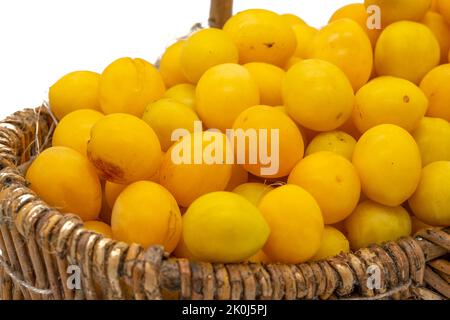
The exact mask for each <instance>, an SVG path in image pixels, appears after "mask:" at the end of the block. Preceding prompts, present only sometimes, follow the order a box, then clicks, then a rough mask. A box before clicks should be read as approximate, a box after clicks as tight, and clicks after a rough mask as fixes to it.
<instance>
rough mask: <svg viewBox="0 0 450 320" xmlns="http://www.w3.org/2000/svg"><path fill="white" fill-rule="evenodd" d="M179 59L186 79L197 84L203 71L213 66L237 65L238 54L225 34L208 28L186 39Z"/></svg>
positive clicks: (230, 39)
mask: <svg viewBox="0 0 450 320" xmlns="http://www.w3.org/2000/svg"><path fill="white" fill-rule="evenodd" d="M180 59H181V67H182V70H183V73H184V75H185V76H186V78H187V79H188V80H189V81H190V82H192V83H197V82H198V80H200V78H201V76H202V75H203V74H204V73H205V71H206V70H208V69H209V68H211V67H213V66H216V65H219V64H224V63H238V61H239V53H238V49H237V48H236V46H235V44H234V43H233V41H232V38H231V37H230V36H229V35H228V34H227V33H226V32H224V31H222V30H220V29H215V28H209V29H203V30H200V31H197V32H195V33H194V34H193V35H191V36H190V37H189V38H188V39H187V41H186V43H185V45H184V47H183V49H182V52H181V58H180Z"/></svg>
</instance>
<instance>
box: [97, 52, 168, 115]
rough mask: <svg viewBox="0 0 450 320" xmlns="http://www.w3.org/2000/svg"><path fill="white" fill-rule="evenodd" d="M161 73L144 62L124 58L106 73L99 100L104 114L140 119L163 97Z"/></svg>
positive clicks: (163, 88) (101, 79) (101, 81)
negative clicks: (127, 115) (153, 103)
mask: <svg viewBox="0 0 450 320" xmlns="http://www.w3.org/2000/svg"><path fill="white" fill-rule="evenodd" d="M164 91H165V85H164V81H163V79H162V77H161V74H160V73H159V71H158V70H157V69H156V68H155V67H154V66H153V65H152V64H150V63H149V62H147V61H145V60H143V59H131V58H121V59H118V60H116V61H114V62H113V63H111V64H110V65H109V66H107V67H106V69H105V70H104V71H103V73H102V76H101V78H100V85H99V96H100V105H101V109H102V110H103V113H105V114H110V113H129V114H131V115H134V116H137V117H141V116H142V113H143V112H144V109H145V107H146V106H147V105H148V104H149V103H151V102H153V101H156V100H158V99H160V98H161V97H162V95H163V94H164Z"/></svg>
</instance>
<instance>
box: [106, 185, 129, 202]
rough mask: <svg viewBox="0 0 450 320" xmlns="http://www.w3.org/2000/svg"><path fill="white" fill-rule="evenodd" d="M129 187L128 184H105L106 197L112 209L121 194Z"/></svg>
mask: <svg viewBox="0 0 450 320" xmlns="http://www.w3.org/2000/svg"><path fill="white" fill-rule="evenodd" d="M126 187H127V185H126V184H119V183H114V182H110V181H106V182H105V192H104V196H105V198H106V203H107V204H108V206H109V207H110V208H111V209H112V208H113V207H114V203H115V202H116V199H117V197H118V196H119V194H120V193H121V192H122V191H123V190H124V189H125V188H126Z"/></svg>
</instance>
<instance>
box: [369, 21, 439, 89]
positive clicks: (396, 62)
mask: <svg viewBox="0 0 450 320" xmlns="http://www.w3.org/2000/svg"><path fill="white" fill-rule="evenodd" d="M440 56H441V49H440V47H439V42H438V40H437V39H436V37H435V36H434V34H433V32H432V31H431V30H430V29H429V28H428V27H426V26H424V25H423V24H420V23H417V22H411V21H400V22H396V23H393V24H391V25H389V26H388V27H386V28H385V29H384V30H383V32H382V33H381V35H380V38H379V39H378V42H377V46H376V49H375V69H376V73H377V74H378V75H380V76H394V77H399V78H403V79H406V80H409V81H411V82H413V83H415V84H419V83H420V81H421V80H422V78H423V77H424V76H425V75H426V74H427V73H428V72H429V71H430V70H431V69H433V68H434V67H436V66H437V65H438V64H439V61H440ZM412 66H414V67H412Z"/></svg>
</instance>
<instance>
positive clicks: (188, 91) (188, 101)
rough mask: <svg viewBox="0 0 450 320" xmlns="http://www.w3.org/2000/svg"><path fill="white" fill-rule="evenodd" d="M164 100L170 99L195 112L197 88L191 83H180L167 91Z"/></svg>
mask: <svg viewBox="0 0 450 320" xmlns="http://www.w3.org/2000/svg"><path fill="white" fill-rule="evenodd" d="M164 98H169V99H173V100H176V101H178V102H181V103H182V104H185V105H187V106H188V107H189V108H191V109H192V110H193V111H195V86H194V85H193V84H190V83H180V84H177V85H175V86H173V87H171V88H169V89H167V90H166V92H165V93H164Z"/></svg>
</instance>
